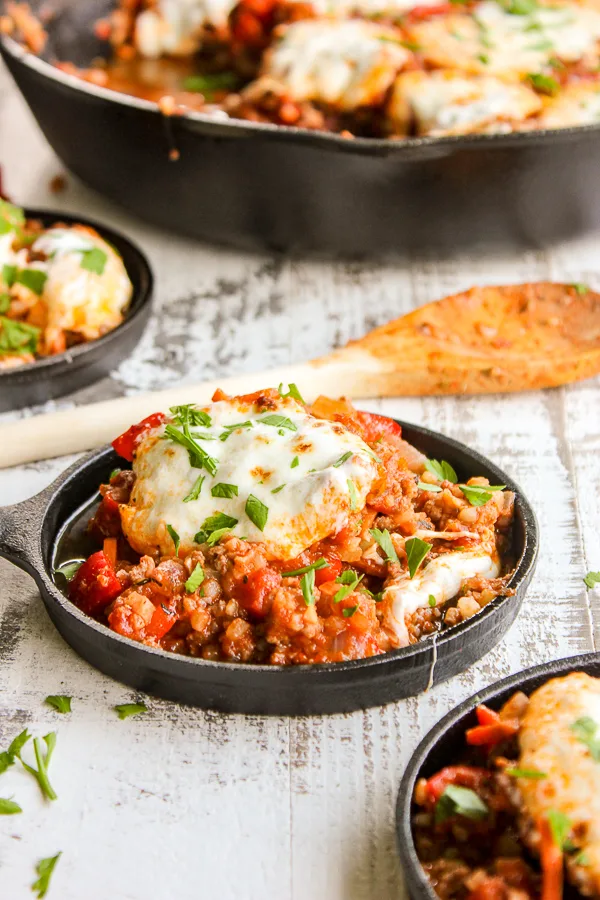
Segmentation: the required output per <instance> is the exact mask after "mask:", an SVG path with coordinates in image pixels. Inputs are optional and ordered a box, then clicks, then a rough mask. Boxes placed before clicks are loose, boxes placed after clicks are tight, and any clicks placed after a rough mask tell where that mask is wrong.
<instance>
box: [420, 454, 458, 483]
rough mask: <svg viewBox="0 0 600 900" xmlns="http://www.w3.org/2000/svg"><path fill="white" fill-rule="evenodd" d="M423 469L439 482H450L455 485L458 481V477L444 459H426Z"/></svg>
mask: <svg viewBox="0 0 600 900" xmlns="http://www.w3.org/2000/svg"><path fill="white" fill-rule="evenodd" d="M425 468H426V469H427V471H428V472H431V474H432V475H435V477H436V478H439V480H440V481H451V482H452V484H456V482H457V481H458V475H457V474H456V472H455V471H454V469H453V468H452V466H451V465H450V463H449V462H446V460H445V459H441V460H438V459H428V460H426V462H425Z"/></svg>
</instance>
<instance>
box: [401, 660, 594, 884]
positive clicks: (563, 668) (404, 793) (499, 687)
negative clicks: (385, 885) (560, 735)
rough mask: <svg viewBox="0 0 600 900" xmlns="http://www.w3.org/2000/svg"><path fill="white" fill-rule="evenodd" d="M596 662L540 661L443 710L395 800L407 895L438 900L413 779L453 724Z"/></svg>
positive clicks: (424, 740)
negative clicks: (418, 845) (423, 858)
mask: <svg viewBox="0 0 600 900" xmlns="http://www.w3.org/2000/svg"><path fill="white" fill-rule="evenodd" d="M599 665H600V653H598V652H594V653H581V654H578V655H577V656H566V657H563V658H561V659H555V660H551V661H550V662H545V663H541V664H540V665H538V666H533V667H532V668H529V669H523V670H522V671H521V672H516V673H515V674H514V675H509V676H508V677H507V678H503V679H502V680H501V681H497V682H496V683H495V684H492V685H490V686H489V687H487V688H483V689H482V690H481V691H478V692H477V693H476V694H473V695H472V696H471V697H468V698H467V699H466V700H464V701H463V702H462V703H460V704H459V705H458V706H456V707H455V708H454V709H451V710H450V712H448V713H446V715H445V716H444V717H443V719H441V720H440V721H439V722H438V723H437V724H436V725H434V726H433V728H432V729H431V730H430V731H428V732H427V734H426V735H425V737H424V738H422V740H421V741H420V743H419V746H418V747H417V749H416V750H415V751H414V753H413V754H412V756H411V758H410V760H409V762H408V765H407V767H406V769H405V772H404V775H403V776H402V781H401V783H400V787H399V789H398V798H397V801H396V847H397V849H398V855H399V856H400V861H401V863H402V868H403V869H404V870H406V871H407V872H408V877H409V879H410V881H412V882H417V884H416V885H413V884H410V883H409V885H408V894H409V896H410V897H411V898H413V900H415V897H416V896H418V897H419V898H420V900H439V897H438V895H437V894H436V892H435V891H434V889H433V888H432V887H431V884H430V883H429V879H428V878H427V876H426V875H425V872H424V871H423V867H422V865H421V863H420V861H419V857H418V856H417V851H416V849H415V845H414V840H413V831H412V823H411V809H412V798H413V793H414V786H415V781H416V779H417V775H418V773H419V772H420V771H421V768H422V767H423V764H424V763H425V762H426V761H427V758H428V756H429V755H430V754H431V752H432V751H433V750H434V749H435V747H436V745H437V744H438V743H439V742H440V741H443V740H444V738H445V736H446V734H447V732H448V731H449V730H450V729H451V728H452V727H453V726H454V725H456V724H457V723H459V722H460V721H461V719H463V718H464V717H465V716H466V715H467V714H468V713H470V712H472V711H473V709H474V708H475V707H476V706H478V705H479V704H480V703H488V702H489V701H491V700H494V698H495V697H497V696H498V695H500V694H503V693H505V692H508V691H515V690H518V689H519V688H522V689H525V691H527V688H528V687H529V684H530V683H531V682H533V681H535V680H536V679H538V678H540V677H544V676H546V679H547V680H549V679H550V678H554V677H556V676H559V675H566V674H568V673H569V672H574V671H579V670H583V671H585V670H586V669H588V668H590V667H592V666H593V667H594V668H597V667H598V666H599Z"/></svg>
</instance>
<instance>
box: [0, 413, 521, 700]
mask: <svg viewBox="0 0 600 900" xmlns="http://www.w3.org/2000/svg"><path fill="white" fill-rule="evenodd" d="M401 424H402V427H403V433H404V436H405V437H406V439H407V440H408V441H410V442H411V443H413V444H414V445H415V446H417V447H418V448H419V449H420V450H422V451H423V452H424V453H426V454H427V455H428V456H430V457H434V458H437V459H446V460H448V461H449V462H450V463H452V465H453V466H454V467H455V469H456V470H457V472H458V473H459V475H460V476H461V477H467V476H468V475H473V474H477V475H486V476H487V477H488V478H490V479H491V481H492V483H494V484H506V485H507V486H508V487H509V488H510V489H511V490H514V491H515V492H516V494H517V504H516V522H515V550H516V555H517V559H518V565H517V569H516V572H515V575H514V577H513V579H512V582H511V585H510V586H511V587H512V588H513V589H514V590H515V594H514V595H513V596H510V597H497V598H496V599H495V600H493V601H492V602H491V603H490V604H489V605H488V606H486V607H485V608H484V609H483V610H482V611H481V612H480V613H479V614H478V615H476V616H475V617H473V618H472V619H469V620H468V621H466V622H463V623H461V624H460V625H458V626H456V627H455V628H451V629H449V630H447V631H445V632H444V633H442V634H440V636H439V637H438V638H437V639H436V642H435V643H434V640H433V638H427V639H425V640H423V641H421V643H419V644H415V645H413V646H411V647H407V648H404V649H401V650H396V651H394V652H392V653H388V654H385V655H383V656H377V657H374V658H371V659H365V660H356V661H352V662H345V663H337V664H335V665H318V666H289V667H285V666H284V667H281V666H257V665H242V664H236V663H222V662H209V661H206V660H202V659H192V658H190V657H183V656H177V655H175V654H172V653H166V652H165V651H163V650H154V649H150V648H148V647H144V646H143V645H142V644H138V643H135V642H134V641H130V640H128V639H126V638H123V637H120V636H119V635H117V634H115V633H114V632H112V631H110V630H109V629H108V628H106V627H104V626H103V625H99V624H98V623H97V622H95V621H94V620H92V619H90V618H88V617H87V616H85V615H84V614H83V613H81V612H80V611H79V610H78V609H77V608H76V607H75V606H73V604H72V603H70V602H69V601H68V600H67V599H66V598H65V597H64V596H63V594H62V593H61V592H60V591H59V590H58V588H57V587H56V585H55V584H54V582H53V579H52V571H53V558H54V553H55V548H56V540H57V536H58V534H59V532H60V530H61V528H62V527H63V525H64V524H65V523H66V522H67V520H69V518H70V517H71V516H72V515H73V513H74V512H75V511H76V510H78V509H80V508H81V506H82V505H83V504H85V503H87V502H88V501H89V500H90V498H92V497H93V496H94V494H95V492H96V491H97V488H98V485H99V484H100V483H101V482H102V481H106V480H107V478H108V475H109V473H110V471H111V470H112V469H113V468H114V467H115V466H116V465H122V462H123V461H122V460H121V459H119V458H118V457H117V456H116V454H115V453H114V451H113V450H112V449H111V448H108V449H105V450H102V451H101V452H99V453H96V454H94V455H93V456H91V457H89V458H88V459H85V460H83V461H82V462H78V463H76V464H75V465H74V466H73V467H72V468H71V469H69V470H68V471H67V472H66V473H64V474H63V475H61V476H60V477H59V478H58V479H57V481H55V482H54V484H52V485H50V487H48V488H47V489H46V490H45V491H42V493H41V494H38V495H37V496H36V497H33V498H32V499H31V500H27V501H25V502H24V503H21V504H17V505H16V506H10V507H5V508H0V556H4V557H6V558H7V559H9V560H11V561H12V562H14V563H15V564H16V565H17V566H20V567H21V568H22V569H25V571H27V572H29V573H30V574H31V575H32V576H33V577H34V578H35V580H36V582H37V585H38V587H39V589H40V592H41V595H42V599H43V601H44V603H45V605H46V609H47V610H48V613H49V615H50V618H51V619H52V621H53V622H54V624H55V625H56V627H57V629H58V630H59V632H60V633H61V634H62V636H63V637H64V639H65V640H66V641H67V643H68V644H70V645H71V646H72V647H73V649H74V650H76V652H77V653H79V654H80V655H81V656H83V658H84V659H86V660H88V662H90V663H91V664H92V665H93V666H96V668H98V669H100V670H101V671H102V672H105V673H106V674H107V675H111V676H112V677H113V678H116V679H117V680H119V681H123V682H125V683H126V684H129V685H131V686H132V687H135V688H137V689H138V690H142V691H146V692H148V693H150V694H156V695H158V696H160V697H165V698H167V699H170V700H178V701H181V702H183V703H189V704H193V705H195V706H200V707H205V708H210V709H218V710H222V711H224V712H237V713H257V714H267V715H268V714H277V715H303V714H318V713H340V712H348V711H350V710H354V709H360V708H364V707H368V706H376V705H379V704H383V703H389V702H390V701H392V700H398V699H401V698H403V697H409V696H411V695H413V694H417V693H419V692H421V691H424V690H425V689H426V688H427V686H428V685H429V683H430V680H432V682H433V683H435V684H437V683H438V682H441V681H445V680H446V679H447V678H450V677H451V676H452V675H456V674H457V673H458V672H462V671H464V670H465V669H466V668H468V666H470V665H471V663H473V662H474V661H475V660H477V659H479V658H480V657H481V656H483V655H484V654H485V653H487V652H488V651H489V650H490V649H491V648H492V647H493V646H494V645H495V644H496V643H497V642H498V641H499V640H500V639H501V638H502V637H503V635H504V634H505V633H506V631H507V629H508V628H509V626H510V624H511V623H512V621H513V620H514V618H515V616H516V615H517V613H518V611H519V608H520V606H521V603H522V602H523V597H524V595H525V591H526V589H527V586H528V584H529V582H530V580H531V577H532V575H533V571H534V568H535V564H536V558H537V551H538V532H537V523H536V519H535V514H534V512H533V510H532V509H531V507H530V505H529V503H528V502H527V500H526V498H525V497H524V496H523V493H522V492H521V490H520V488H519V487H518V486H517V485H516V484H515V483H514V482H513V481H512V479H511V478H509V477H508V475H506V474H505V473H504V472H502V471H501V470H500V469H498V468H497V467H496V466H494V465H493V464H492V463H491V462H489V461H488V460H486V459H485V457H483V456H481V455H480V454H479V453H476V452H475V451H474V450H470V449H468V448H467V447H465V446H464V445H462V444H459V443H458V442H457V441H454V440H451V439H450V438H447V437H443V436H442V435H439V434H436V433H435V432H432V431H429V430H427V429H425V428H420V427H418V426H416V425H405V424H404V423H401ZM436 644H437V646H436ZM436 656H437V661H436ZM434 663H435V664H434Z"/></svg>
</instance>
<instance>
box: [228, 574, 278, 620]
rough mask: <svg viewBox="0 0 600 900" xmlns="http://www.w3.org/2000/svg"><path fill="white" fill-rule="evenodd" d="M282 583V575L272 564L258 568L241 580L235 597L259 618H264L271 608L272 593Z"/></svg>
mask: <svg viewBox="0 0 600 900" xmlns="http://www.w3.org/2000/svg"><path fill="white" fill-rule="evenodd" d="M280 584H281V575H280V574H279V572H276V571H275V569H272V568H271V567H270V566H265V567H264V568H263V569H256V570H255V571H254V572H251V573H250V575H248V576H246V578H245V580H243V581H240V582H239V583H238V584H237V586H236V589H235V597H236V600H237V601H238V603H239V604H240V606H242V607H243V608H244V609H245V610H246V611H247V612H249V613H250V614H251V615H253V616H255V617H256V618H257V619H264V617H265V616H266V615H267V613H268V612H269V610H270V608H271V595H272V593H273V591H275V590H276V589H277V588H278V587H279V585H280Z"/></svg>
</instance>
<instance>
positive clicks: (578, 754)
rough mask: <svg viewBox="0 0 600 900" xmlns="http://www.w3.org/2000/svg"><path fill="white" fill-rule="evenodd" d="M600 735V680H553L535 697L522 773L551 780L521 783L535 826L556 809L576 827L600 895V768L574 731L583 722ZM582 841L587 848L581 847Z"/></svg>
mask: <svg viewBox="0 0 600 900" xmlns="http://www.w3.org/2000/svg"><path fill="white" fill-rule="evenodd" d="M585 717H587V718H590V719H592V720H593V721H594V722H596V723H598V728H599V729H600V680H599V679H598V678H592V677H590V676H589V675H586V674H584V673H583V672H572V673H571V674H569V675H567V676H566V677H564V678H553V679H552V680H551V681H548V682H546V684H544V685H543V686H542V687H541V688H538V690H537V691H534V693H533V694H532V695H531V698H530V702H529V706H528V709H527V712H526V713H525V717H524V719H523V721H522V723H521V730H520V732H519V744H520V749H521V753H520V757H519V766H520V767H521V768H524V769H525V768H527V769H536V770H537V771H540V772H545V773H546V778H543V779H539V780H534V779H531V778H520V779H519V780H518V785H519V789H520V791H521V794H522V797H523V802H524V804H525V809H526V812H527V813H528V815H529V816H530V817H531V819H532V820H533V821H534V822H535V821H536V820H537V819H538V818H539V817H542V816H545V815H547V813H548V812H549V810H551V809H555V810H558V811H559V812H562V813H564V814H565V815H566V816H567V817H568V819H569V821H570V822H571V823H572V826H573V832H574V834H575V835H576V842H577V846H578V847H579V846H581V848H582V849H583V851H584V852H585V855H586V857H587V862H586V865H585V867H581V874H582V875H584V877H585V878H586V879H587V880H588V881H589V886H590V888H591V890H586V891H585V892H584V893H586V894H588V893H589V894H593V895H598V894H600V763H598V762H596V761H595V760H594V759H593V757H592V756H591V754H590V751H589V749H588V747H587V746H586V745H585V744H584V743H582V742H581V741H580V740H579V739H578V738H577V736H576V734H574V732H573V730H572V726H573V724H574V723H575V722H576V721H577V720H578V719H582V718H585ZM580 841H581V843H580Z"/></svg>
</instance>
